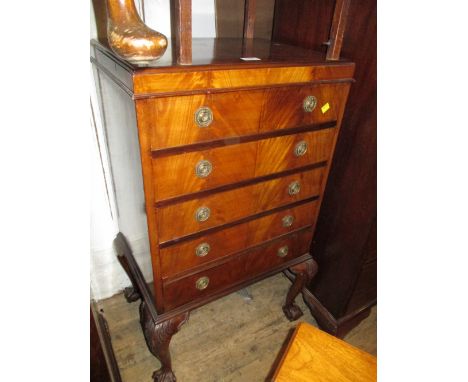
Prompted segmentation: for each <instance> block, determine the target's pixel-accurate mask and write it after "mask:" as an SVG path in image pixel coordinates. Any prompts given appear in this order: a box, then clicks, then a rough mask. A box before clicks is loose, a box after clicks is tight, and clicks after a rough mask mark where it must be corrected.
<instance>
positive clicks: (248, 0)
mask: <svg viewBox="0 0 468 382" xmlns="http://www.w3.org/2000/svg"><path fill="white" fill-rule="evenodd" d="M255 3H256V0H245V8H244V38H254V27H255V5H256V4H255Z"/></svg>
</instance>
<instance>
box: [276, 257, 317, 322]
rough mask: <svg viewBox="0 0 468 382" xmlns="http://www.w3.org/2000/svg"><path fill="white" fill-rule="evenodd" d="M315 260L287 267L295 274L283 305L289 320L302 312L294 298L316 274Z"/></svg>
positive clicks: (292, 319) (294, 318) (293, 319)
mask: <svg viewBox="0 0 468 382" xmlns="http://www.w3.org/2000/svg"><path fill="white" fill-rule="evenodd" d="M317 269H318V266H317V262H316V261H315V260H313V259H310V260H307V261H305V262H303V263H300V264H297V265H294V266H292V267H291V268H289V270H290V271H291V272H292V273H294V274H295V275H296V278H295V280H294V282H293V284H292V285H291V288H289V291H288V294H287V296H286V303H285V304H284V306H283V312H284V314H285V315H286V317H287V319H288V320H289V321H295V320H297V319H298V318H299V317H301V316H302V315H303V314H304V313H303V312H302V310H301V308H299V307H298V306H297V305H296V304H295V303H294V299H295V298H296V297H297V295H298V294H299V292H302V291H303V289H304V288H306V287H307V285H309V283H310V281H311V280H312V279H313V278H314V276H315V275H316V274H317Z"/></svg>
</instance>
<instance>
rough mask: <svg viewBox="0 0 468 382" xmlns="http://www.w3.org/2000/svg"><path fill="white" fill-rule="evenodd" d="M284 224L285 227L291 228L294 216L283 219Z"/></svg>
mask: <svg viewBox="0 0 468 382" xmlns="http://www.w3.org/2000/svg"><path fill="white" fill-rule="evenodd" d="M281 222H282V223H283V227H291V226H292V225H293V223H294V216H292V215H286V216H285V217H284V218H283V219H281Z"/></svg>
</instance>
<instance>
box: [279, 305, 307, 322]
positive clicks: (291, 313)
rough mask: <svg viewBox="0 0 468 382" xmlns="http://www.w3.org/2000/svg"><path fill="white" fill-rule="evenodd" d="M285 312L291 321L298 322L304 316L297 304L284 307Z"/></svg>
mask: <svg viewBox="0 0 468 382" xmlns="http://www.w3.org/2000/svg"><path fill="white" fill-rule="evenodd" d="M283 312H284V315H285V316H286V318H287V319H288V320H289V321H296V320H297V319H298V318H299V317H301V316H302V315H303V314H304V313H303V312H302V310H301V308H299V307H298V306H297V305H296V304H291V305H290V306H283Z"/></svg>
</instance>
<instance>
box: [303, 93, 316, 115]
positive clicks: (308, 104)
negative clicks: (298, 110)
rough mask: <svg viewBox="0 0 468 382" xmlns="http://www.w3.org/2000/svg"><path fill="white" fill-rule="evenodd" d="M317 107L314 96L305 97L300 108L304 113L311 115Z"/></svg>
mask: <svg viewBox="0 0 468 382" xmlns="http://www.w3.org/2000/svg"><path fill="white" fill-rule="evenodd" d="M316 106H317V98H315V97H314V96H307V97H305V98H304V102H303V103H302V107H303V108H304V111H305V112H306V113H311V112H312V111H313V110H314V109H315V107H316Z"/></svg>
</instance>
